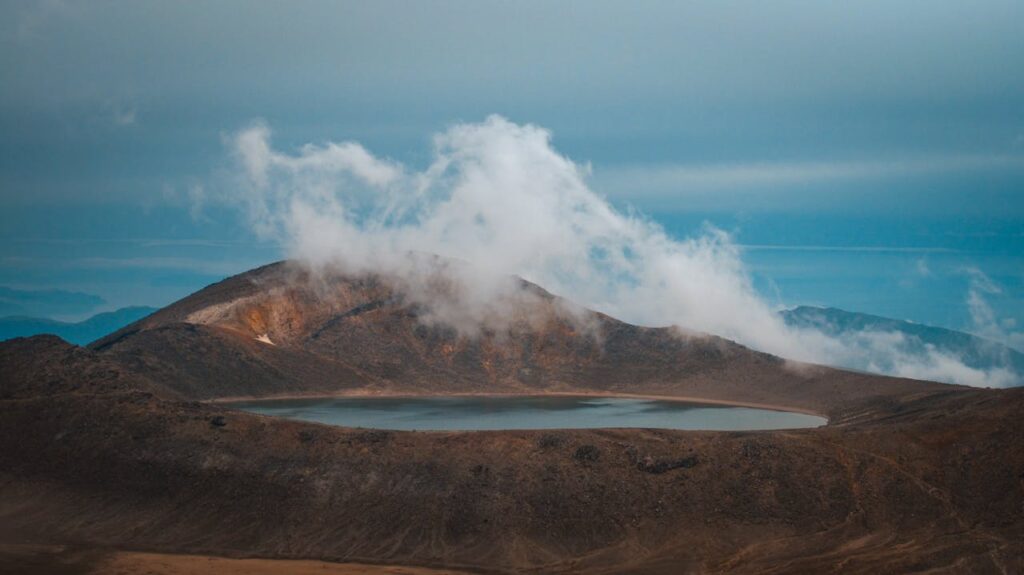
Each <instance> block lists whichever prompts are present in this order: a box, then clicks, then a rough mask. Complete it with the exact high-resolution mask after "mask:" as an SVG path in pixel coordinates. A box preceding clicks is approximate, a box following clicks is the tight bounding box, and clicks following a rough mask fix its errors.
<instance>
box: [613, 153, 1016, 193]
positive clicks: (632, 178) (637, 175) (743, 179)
mask: <svg viewBox="0 0 1024 575" xmlns="http://www.w3.org/2000/svg"><path fill="white" fill-rule="evenodd" d="M992 169H1011V170H1024V156H1020V155H1019V154H1018V155H1007V154H995V155H945V156H930V157H911V158H903V159H898V160H876V161H834V162H776V163H771V162H760V163H747V164H709V165H699V164H692V165H691V164H668V165H664V164H663V165H634V166H622V167H614V168H610V169H607V170H598V171H597V172H596V175H597V180H598V181H599V182H600V184H601V188H602V189H604V190H608V192H609V193H614V194H615V196H616V197H621V198H624V199H634V200H640V199H652V198H656V197H659V196H661V195H664V194H672V195H673V196H674V197H680V196H684V197H685V196H686V195H687V194H702V193H708V192H721V191H730V190H770V189H785V188H787V187H792V186H799V185H804V184H822V183H829V182H845V181H857V180H868V179H875V178H895V177H909V176H917V175H929V174H945V173H955V172H969V171H976V170H992Z"/></svg>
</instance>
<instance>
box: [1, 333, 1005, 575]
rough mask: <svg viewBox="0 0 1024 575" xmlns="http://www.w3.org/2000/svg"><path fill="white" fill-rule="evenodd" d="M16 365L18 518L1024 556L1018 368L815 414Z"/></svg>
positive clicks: (996, 564)
mask: <svg viewBox="0 0 1024 575" xmlns="http://www.w3.org/2000/svg"><path fill="white" fill-rule="evenodd" d="M0 372H2V373H4V374H5V377H4V378H3V380H2V382H0V409H2V413H3V417H2V418H0V542H6V543H18V544H28V543H33V544H53V543H74V544H76V545H77V546H79V547H83V548H91V549H96V550H97V551H96V552H97V553H105V551H102V550H104V549H136V550H147V551H155V552H172V553H190V554H213V555H227V556H250V557H252V556H255V557H263V558H290V559H295V558H312V559H324V560H332V561H347V562H370V563H389V564H406V565H421V566H439V567H440V566H443V567H449V568H460V569H467V570H476V569H481V570H487V571H493V572H537V571H541V572H593V573H623V572H635V573H666V574H667V573H673V574H674V573H680V572H697V571H699V572H722V573H755V572H757V573H763V572H773V573H806V572H822V571H837V572H844V573H879V572H912V571H913V572H924V571H928V570H933V571H934V572H964V573H971V572H1019V571H1021V570H1022V569H1024V562H1022V559H1021V558H1022V556H1024V547H1022V544H1021V541H1024V476H1022V470H1024V426H1022V425H1021V423H1020V422H1021V421H1022V420H1024V393H1021V390H1005V391H990V390H965V389H961V388H954V387H943V388H940V389H939V390H933V389H931V388H929V389H928V390H926V391H924V392H917V393H913V394H904V395H899V396H897V395H893V396H890V397H889V400H888V402H887V403H886V404H885V405H884V406H876V407H875V409H874V410H873V411H872V413H871V415H870V416H864V417H861V418H859V419H858V418H851V419H850V420H848V422H847V423H846V424H843V425H831V426H828V427H824V428H819V429H812V430H799V431H778V432H759V433H751V432H680V431H655V430H587V431H572V430H563V431H549V432H544V431H515V432H464V433H415V432H381V431H367V430H358V429H344V428H335V427H326V426H321V425H316V424H311V423H304V422H296V421H286V420H277V419H273V418H266V417H260V416H256V415H252V414H246V413H240V412H235V411H232V410H229V409H226V408H223V407H221V406H219V405H217V404H208V403H200V402H195V401H192V400H190V399H188V398H186V397H182V396H181V394H180V392H179V391H176V390H171V389H168V388H166V387H164V386H163V385H161V384H160V383H158V382H156V381H154V380H151V379H150V378H148V377H146V376H145V375H144V374H141V373H139V372H137V371H135V370H134V368H129V367H126V366H125V365H124V364H122V363H120V362H119V361H118V360H117V359H115V358H113V357H112V356H110V355H108V354H105V353H102V352H96V351H91V350H86V349H82V348H77V347H74V346H71V345H68V344H66V343H64V342H62V341H60V340H58V339H56V338H52V337H45V336H40V337H35V338H31V339H18V340H12V341H10V342H6V343H3V344H0ZM684 462H685V463H684ZM0 549H2V547H0ZM3 561H4V557H3V554H2V553H0V567H2V566H3V565H4V563H3ZM97 564H102V562H99V563H97Z"/></svg>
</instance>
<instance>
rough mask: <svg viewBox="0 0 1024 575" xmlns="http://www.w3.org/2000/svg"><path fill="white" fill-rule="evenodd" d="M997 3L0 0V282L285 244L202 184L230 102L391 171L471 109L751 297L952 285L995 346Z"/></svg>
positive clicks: (1009, 19) (1014, 214) (1009, 146)
mask: <svg viewBox="0 0 1024 575" xmlns="http://www.w3.org/2000/svg"><path fill="white" fill-rule="evenodd" d="M1020 22H1024V4H1022V3H1021V2H1019V1H984V0H983V1H978V2H971V3H966V2H946V1H932V2H898V1H897V2H893V1H887V2H873V1H866V2H858V3H847V4H843V5H839V4H836V3H823V2H785V1H782V2H772V3H763V2H728V1H724V2H620V3H610V2H601V1H595V0H590V1H586V2H517V3H497V2H390V1H376V2H360V3H356V2H314V1H310V2H302V3H291V2H231V1H224V2H213V3H204V4H192V3H179V2H103V1H96V2H61V1H43V2H20V1H11V0H5V1H3V2H2V3H0V286H5V287H8V288H13V289H22V290H36V289H64V290H70V291H75V292H85V293H91V294H96V295H98V296H100V297H102V298H103V299H104V300H105V301H106V302H107V303H106V304H105V306H106V307H108V308H116V307H121V306H123V305H136V304H145V305H156V306H160V305H166V304H167V303H170V302H171V301H174V300H175V299H177V298H179V297H183V296H185V295H187V294H188V293H191V292H192V291H194V290H196V289H198V288H200V287H202V286H204V285H206V284H208V283H211V282H213V281H216V280H218V279H220V278H222V277H224V276H226V275H229V274H233V273H237V272H241V271H244V270H246V269H249V268H251V267H254V266H256V265H259V264H262V263H266V262H268V261H272V260H276V259H279V258H282V257H286V256H288V255H293V252H292V251H290V250H291V249H292V248H293V247H294V245H293V241H294V239H295V238H294V237H293V236H289V235H287V234H281V233H276V234H275V233H270V234H268V233H261V230H260V229H257V228H258V226H254V220H253V214H252V212H251V210H250V209H249V208H251V203H250V202H241V203H240V202H237V201H234V202H233V201H230V199H229V200H228V201H225V198H231V197H235V196H231V193H232V192H233V191H235V192H239V193H242V191H245V190H248V192H246V193H249V192H251V191H252V190H251V189H249V188H247V187H245V186H243V185H240V184H239V183H238V179H237V177H238V175H239V173H241V172H240V168H239V150H238V148H237V146H236V143H237V142H236V138H237V136H238V135H239V134H241V133H244V132H245V131H246V130H248V129H250V128H251V127H252V126H256V125H260V126H265V127H266V128H267V130H268V142H270V143H269V144H268V145H270V146H272V148H273V150H274V153H275V154H277V156H276V157H278V158H293V159H294V158H302V157H305V156H306V151H304V150H308V146H310V145H313V146H321V147H324V146H328V143H330V142H335V143H344V142H350V143H357V145H358V146H359V147H360V148H361V149H363V150H364V151H366V152H367V154H369V155H370V156H372V157H373V158H375V159H377V160H380V161H382V162H387V163H390V164H393V165H395V166H399V168H400V170H401V171H402V172H403V173H406V174H418V173H425V171H427V170H429V168H430V167H431V166H432V165H434V164H435V163H436V161H437V159H438V154H437V149H436V140H437V138H438V137H439V135H442V136H443V135H444V134H451V130H453V129H454V128H453V127H458V126H473V125H476V126H483V125H487V122H488V118H489V117H491V115H493V114H496V115H498V117H500V118H502V119H503V120H504V121H507V122H508V123H509V124H510V125H512V126H519V127H523V126H535V127H538V128H539V129H541V130H543V131H544V132H545V133H546V134H548V135H549V139H548V141H547V143H545V144H544V146H548V147H550V148H551V150H553V151H555V152H556V153H557V154H559V155H560V156H562V157H564V158H568V159H570V160H571V162H572V163H573V164H574V165H575V166H578V168H579V172H580V174H581V179H582V182H583V184H584V185H585V186H586V188H587V189H588V190H589V191H590V192H592V193H593V194H594V195H595V196H596V197H599V198H602V199H603V200H604V201H606V202H607V204H608V205H609V206H611V207H612V208H613V209H614V210H617V212H619V213H622V214H632V215H635V216H636V217H639V218H641V219H644V220H645V221H649V222H650V223H652V224H653V225H655V226H656V227H659V228H660V229H662V230H664V232H665V233H666V234H668V236H669V237H671V238H673V239H675V240H677V241H680V242H684V241H686V240H688V239H693V238H701V237H704V234H706V230H707V229H708V226H709V225H710V226H714V227H715V228H716V229H718V230H721V231H724V232H726V233H727V234H729V237H730V242H731V244H730V245H735V246H736V248H737V250H738V256H737V258H738V261H739V262H740V263H741V264H742V266H743V270H744V272H743V273H746V274H748V275H749V277H750V280H751V282H752V285H753V289H754V290H755V291H756V292H757V294H758V296H759V297H760V298H761V299H762V300H763V302H764V304H765V305H767V306H769V307H784V306H792V305H799V304H814V305H833V306H837V307H842V308H845V309H850V310H853V311H862V312H869V313H876V314H879V315H886V316H891V317H896V318H899V319H910V320H914V321H918V322H923V323H931V324H936V325H942V326H946V327H951V328H956V329H972V328H977V327H978V325H977V306H974V307H972V294H973V296H978V297H983V298H984V303H985V305H986V306H988V307H989V308H990V310H991V312H992V316H993V318H992V321H991V322H989V324H991V325H996V326H998V327H999V328H1000V329H1001V330H1002V333H1004V334H1009V336H1007V338H1004V339H1005V340H1006V341H1009V339H1012V338H1011V337H1010V336H1013V335H1014V334H1016V333H1017V332H1019V331H1020V327H1019V326H1021V325H1024V256H1022V254H1024V66H1022V65H1021V62H1024V34H1021V33H1020ZM499 131H500V130H499ZM513 131H514V130H513ZM502 133H504V132H502ZM542 147H543V146H542ZM531 149H532V148H531ZM538 149H539V148H538ZM293 183H294V182H293ZM295 185H302V184H301V182H300V183H299V184H295ZM588 201H589V200H588ZM631 217H632V216H631ZM264 223H266V222H264ZM262 231H265V230H262ZM279 231H280V230H279ZM644 237H647V236H644ZM645 241H646V240H645ZM438 245H439V246H441V247H444V244H438ZM510 271H517V270H510ZM979 274H980V275H979ZM979 278H984V279H983V280H979ZM979 282H981V283H979ZM567 285H569V284H567ZM979 285H985V286H989V287H991V289H984V290H980V291H979V289H978V286H979ZM567 295H570V296H572V295H573V294H567ZM609 301H610V300H609ZM587 303H592V302H587ZM606 303H607V302H606ZM975 303H976V301H975ZM87 311H95V310H82V311H81V313H79V314H77V315H87V313H86V312H87ZM74 315H76V314H65V316H64V318H65V319H67V318H71V316H74ZM687 317H688V316H687ZM993 322H994V323H993ZM991 325H989V327H991ZM1015 341H1016V340H1015Z"/></svg>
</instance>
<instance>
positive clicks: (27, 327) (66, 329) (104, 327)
mask: <svg viewBox="0 0 1024 575" xmlns="http://www.w3.org/2000/svg"><path fill="white" fill-rule="evenodd" d="M154 311H156V308H152V307H144V306H135V307H123V308H121V309H118V310H115V311H110V312H104V313H98V314H96V315H94V316H92V317H90V318H88V319H85V320H82V321H80V322H75V323H69V322H63V321H56V320H52V319H47V318H39V317H24V316H8V317H0V341H2V340H5V339H11V338H14V337H27V336H32V335H39V334H43V333H49V334H53V335H56V336H58V337H60V338H61V339H64V340H66V341H69V342H71V343H74V344H78V345H85V344H87V343H89V342H91V341H94V340H97V339H99V338H101V337H103V336H105V335H107V334H108V333H111V332H113V331H115V330H118V329H121V328H122V327H124V326H126V325H128V324H130V323H133V322H135V321H138V320H139V319H141V318H144V317H146V316H147V315H149V314H151V313H153V312H154Z"/></svg>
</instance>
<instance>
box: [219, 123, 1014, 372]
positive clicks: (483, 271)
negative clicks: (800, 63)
mask: <svg viewBox="0 0 1024 575" xmlns="http://www.w3.org/2000/svg"><path fill="white" fill-rule="evenodd" d="M226 142H227V144H228V145H229V147H230V149H231V152H232V154H233V155H234V158H235V160H236V162H237V166H238V170H237V176H238V177H237V180H236V181H235V182H234V185H233V186H232V187H231V190H230V191H225V192H224V195H223V197H219V198H217V199H219V200H220V201H224V202H228V203H232V204H234V205H238V206H240V207H243V208H244V209H245V210H246V211H247V212H248V214H249V216H250V217H251V218H252V222H253V224H254V229H255V230H256V231H257V233H258V234H260V235H261V236H262V237H264V238H267V239H274V240H278V241H280V242H282V244H284V245H285V246H287V249H288V250H289V252H290V254H291V256H292V257H295V258H298V259H303V260H306V261H308V262H311V263H312V264H313V265H314V266H328V265H337V266H341V267H342V268H343V269H346V270H350V271H354V272H359V271H371V272H378V273H387V274H392V275H393V276H396V277H398V278H399V279H401V280H403V281H404V282H405V283H406V288H407V289H409V290H412V291H413V292H415V290H417V289H419V290H420V291H419V292H418V293H414V295H413V297H414V298H420V299H421V300H422V301H424V302H428V303H430V304H431V306H430V310H431V314H430V315H428V317H427V321H437V322H443V323H447V324H449V325H452V326H453V327H456V328H457V329H460V330H462V331H463V332H465V333H467V334H469V335H472V334H473V333H475V330H476V329H478V328H479V326H481V325H486V326H487V327H490V328H494V327H499V328H500V327H501V325H502V324H501V322H502V318H503V317H506V316H508V315H509V314H510V313H511V311H510V310H513V309H521V307H520V308H516V306H514V305H513V306H509V305H508V303H509V302H513V303H517V302H518V303H521V301H522V298H524V297H525V298H529V297H530V296H529V294H525V295H524V292H522V290H518V286H517V284H515V282H510V281H509V280H508V279H507V276H505V275H504V274H516V275H519V276H521V277H523V278H525V279H527V280H530V281H533V282H535V283H537V284H539V285H541V286H543V287H545V288H547V289H549V290H551V291H552V292H554V293H556V294H559V295H562V296H565V297H567V298H568V299H570V300H572V301H575V302H577V303H579V304H581V305H585V306H587V307H590V308H593V309H597V310H599V311H602V312H605V313H608V314H610V315H612V316H614V317H618V318H620V319H623V320H625V321H629V322H632V323H637V324H642V325H653V326H664V325H678V326H681V327H683V328H685V329H688V330H695V331H701V332H708V333H713V334H717V335H721V336H723V337H726V338H729V339H733V340H736V341H739V342H740V343H743V344H745V345H748V346H750V347H753V348H756V349H759V350H763V351H767V352H770V353H774V354H777V355H781V356H783V357H787V358H791V359H796V360H802V361H814V362H821V363H832V364H842V363H843V361H845V360H848V359H849V358H850V357H851V356H855V355H857V354H864V353H871V354H875V356H872V357H876V356H877V357H879V358H881V359H880V360H879V361H877V362H876V363H875V364H874V367H875V369H877V370H878V371H882V372H886V373H893V374H897V375H908V376H912V377H926V378H929V379H940V380H944V381H956V382H961V383H971V384H981V385H992V384H993V382H996V384H998V383H1000V382H1002V380H997V379H992V378H991V377H989V374H987V373H984V372H980V371H978V370H974V371H970V369H971V368H967V367H966V366H964V365H963V364H962V362H959V361H958V360H957V358H953V357H946V356H944V355H942V354H939V353H938V352H934V354H933V355H934V357H931V356H929V357H925V358H924V359H922V358H921V357H918V356H915V357H911V356H910V355H907V354H904V355H900V354H898V353H895V352H891V351H889V350H890V349H891V348H892V346H891V345H888V344H889V343H891V342H890V341H888V340H887V339H886V338H887V337H890V336H889V335H888V334H880V335H879V334H863V335H862V337H860V338H859V339H857V340H849V341H847V340H844V339H840V338H836V337H831V336H828V335H825V334H824V333H823V332H821V331H818V330H813V329H797V328H793V327H790V326H787V325H786V323H785V322H784V321H783V319H782V318H781V317H780V316H779V315H778V314H777V313H776V312H775V310H774V309H773V308H772V306H770V305H769V304H768V303H767V302H766V301H765V300H764V299H763V298H762V297H761V296H760V295H759V294H758V293H757V292H756V290H755V289H754V288H753V285H752V283H751V279H750V277H749V275H748V272H747V270H746V267H745V266H744V264H743V261H742V258H741V254H740V248H739V246H738V245H737V244H735V243H734V242H733V240H732V238H731V237H730V236H729V234H727V233H725V232H723V231H721V230H718V229H714V228H710V227H708V228H707V229H705V230H704V231H703V232H702V233H701V234H700V235H699V236H697V237H692V238H688V239H683V240H679V239H675V238H672V237H670V236H669V235H667V234H666V233H665V232H664V230H663V229H662V228H661V227H660V226H659V225H657V224H656V223H654V222H652V221H650V220H648V219H646V218H644V217H642V216H641V215H639V214H635V213H622V212H620V211H617V210H616V209H615V208H613V207H612V206H611V205H610V204H609V203H608V202H607V201H606V200H605V199H604V198H602V197H601V196H600V195H598V194H597V193H595V192H594V191H593V190H591V189H590V188H589V187H588V185H587V177H588V171H587V169H585V168H583V167H581V166H579V165H577V164H575V163H574V162H572V161H571V160H569V159H568V158H566V157H564V156H562V155H560V154H559V153H558V152H557V151H556V150H555V149H554V148H553V147H552V145H551V134H550V133H549V132H548V131H546V130H544V129H542V128H540V127H537V126H534V125H518V124H515V123H512V122H510V121H508V120H506V119H504V118H502V117H500V116H490V117H488V118H487V119H486V120H485V121H483V122H481V123H473V124H458V125H455V126H452V127H451V128H449V129H448V130H447V131H445V132H443V133H440V134H438V135H436V136H435V138H434V150H433V161H432V162H431V163H430V165H429V166H428V167H427V168H426V169H423V170H418V171H417V170H410V169H409V168H407V167H405V166H402V165H401V164H398V163H397V162H393V161H390V160H387V159H382V158H378V157H376V156H374V155H373V154H371V153H370V152H368V151H367V150H366V149H365V148H363V147H362V146H361V145H359V144H358V143H354V142H343V143H326V144H323V145H306V146H303V147H301V148H299V149H297V150H296V151H295V152H294V153H290V154H289V153H284V152H281V151H276V150H275V149H274V148H273V146H272V144H271V131H270V128H269V127H268V126H267V125H266V124H264V123H256V124H253V125H252V126H250V127H248V128H246V129H243V130H241V131H240V132H238V133H236V134H234V135H232V136H230V137H228V138H226ZM411 253H431V254H438V255H441V256H446V257H448V258H456V259H457V260H464V261H468V262H470V263H471V264H472V266H460V265H454V266H450V267H451V268H452V269H449V270H448V272H449V273H450V274H453V275H452V276H451V277H454V278H455V284H456V285H454V286H453V285H450V284H447V283H445V282H446V281H447V280H444V279H439V278H438V277H437V276H436V275H432V273H433V272H431V271H429V270H428V269H427V267H425V266H423V265H421V264H422V262H423V261H424V260H423V259H422V258H414V257H410V255H409V254H411ZM417 286H419V287H417ZM439 293H443V294H448V295H447V296H445V297H440V298H439V297H438V294H439ZM566 311H567V313H571V312H572V310H566ZM933 351H934V350H933Z"/></svg>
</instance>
